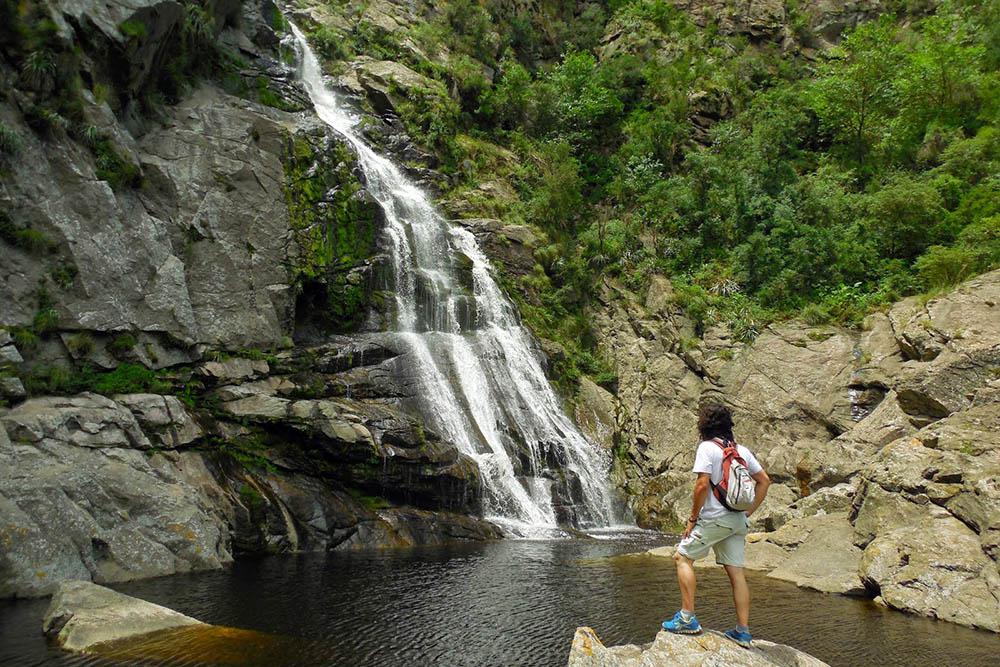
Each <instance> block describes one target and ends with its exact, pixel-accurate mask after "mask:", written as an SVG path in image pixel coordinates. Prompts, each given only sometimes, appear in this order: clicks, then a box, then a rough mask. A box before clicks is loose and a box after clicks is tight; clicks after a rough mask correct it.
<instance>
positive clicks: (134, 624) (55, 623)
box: [42, 581, 201, 651]
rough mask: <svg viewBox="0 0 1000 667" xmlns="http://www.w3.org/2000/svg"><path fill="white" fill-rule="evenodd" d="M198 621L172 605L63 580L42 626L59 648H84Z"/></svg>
mask: <svg viewBox="0 0 1000 667" xmlns="http://www.w3.org/2000/svg"><path fill="white" fill-rule="evenodd" d="M199 624H201V621H198V620H195V619H193V618H191V617H190V616H185V615H184V614H181V613H179V612H176V611H174V610H173V609H167V608H166V607H161V606H160V605H157V604H153V603H152V602H146V601H145V600H139V599H137V598H133V597H129V596H128V595H123V594H121V593H117V592H115V591H113V590H111V589H109V588H105V587H103V586H98V585H96V584H92V583H90V582H89V581H66V582H63V583H62V584H60V585H59V587H58V588H57V589H56V590H55V593H54V594H53V596H52V602H51V603H50V604H49V608H48V610H47V611H46V612H45V619H44V620H43V621H42V629H43V631H44V632H45V634H46V635H49V636H50V637H53V638H54V639H55V641H56V643H57V644H59V646H61V647H62V648H64V649H66V650H68V651H86V650H87V649H89V648H91V647H92V646H94V645H95V644H101V643H104V642H112V641H121V640H123V639H130V638H135V637H138V636H141V635H146V634H149V633H151V632H159V631H162V630H172V629H175V628H183V627H188V626H192V625H199Z"/></svg>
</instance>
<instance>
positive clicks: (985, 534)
mask: <svg viewBox="0 0 1000 667" xmlns="http://www.w3.org/2000/svg"><path fill="white" fill-rule="evenodd" d="M861 477H862V484H861V486H860V489H859V492H858V495H857V497H856V498H855V500H854V508H855V509H854V512H855V516H854V534H853V541H854V543H855V544H857V545H858V546H860V547H861V548H863V549H864V554H863V556H862V559H861V562H860V565H859V573H860V575H861V577H862V579H863V580H864V581H865V583H866V585H867V586H868V587H869V588H870V589H871V590H872V591H873V592H875V593H877V594H879V595H881V597H882V599H883V600H884V601H885V602H886V604H888V605H889V606H891V607H894V608H898V609H902V610H905V611H911V612H915V613H919V614H923V615H926V616H932V617H936V618H942V619H946V620H950V621H953V622H956V623H961V624H963V625H970V626H973V627H980V628H986V629H990V630H993V631H1000V601H998V600H1000V574H998V567H997V560H998V556H1000V490H998V489H1000V404H998V403H996V402H990V403H987V404H985V405H981V406H976V407H973V408H970V409H969V410H964V411H962V412H958V413H956V414H954V415H951V416H950V417H947V418H945V419H942V420H940V421H938V422H935V423H934V424H931V425H930V426H927V427H925V428H923V429H921V430H920V431H918V432H917V433H915V434H914V435H913V436H910V437H904V438H900V439H899V440H897V441H895V442H893V443H891V444H890V445H888V446H886V447H885V448H884V449H883V450H882V451H881V453H880V454H879V455H878V456H877V458H876V459H875V460H873V461H871V462H870V463H868V464H867V465H866V466H865V467H864V469H863V470H862V472H861Z"/></svg>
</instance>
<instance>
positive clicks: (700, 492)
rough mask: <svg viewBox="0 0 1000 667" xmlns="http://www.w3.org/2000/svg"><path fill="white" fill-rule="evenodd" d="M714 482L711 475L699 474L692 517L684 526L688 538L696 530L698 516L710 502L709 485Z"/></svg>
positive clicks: (695, 483)
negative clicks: (703, 506)
mask: <svg viewBox="0 0 1000 667" xmlns="http://www.w3.org/2000/svg"><path fill="white" fill-rule="evenodd" d="M711 481H712V478H711V475H709V474H708V473H707V472H700V473H698V479H696V480H695V482H694V500H693V501H692V502H691V516H690V517H688V520H687V525H686V526H684V535H683V537H687V536H688V535H690V534H691V531H692V530H693V529H694V524H696V523H698V515H699V514H701V506H702V505H704V504H705V501H706V500H708V494H709V484H710V482H711Z"/></svg>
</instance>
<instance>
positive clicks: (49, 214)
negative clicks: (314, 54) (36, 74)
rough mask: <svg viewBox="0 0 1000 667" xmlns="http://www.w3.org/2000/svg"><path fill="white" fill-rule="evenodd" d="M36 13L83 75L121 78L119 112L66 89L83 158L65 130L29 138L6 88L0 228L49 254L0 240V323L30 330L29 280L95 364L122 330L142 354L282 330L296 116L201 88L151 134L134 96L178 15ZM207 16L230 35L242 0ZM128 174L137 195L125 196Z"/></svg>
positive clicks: (52, 9)
mask: <svg viewBox="0 0 1000 667" xmlns="http://www.w3.org/2000/svg"><path fill="white" fill-rule="evenodd" d="M42 6H44V7H46V8H48V9H49V13H50V15H51V16H52V17H53V20H55V21H56V23H57V24H58V25H59V26H61V29H62V30H61V32H60V38H61V39H63V40H65V41H66V43H67V44H69V45H70V46H72V44H75V43H85V44H87V45H88V49H87V50H86V51H82V52H81V53H82V55H81V56H80V57H81V58H82V59H83V60H82V62H81V65H80V66H81V67H83V68H85V69H87V70H88V71H89V72H91V74H93V75H96V73H101V75H102V76H103V75H104V73H105V72H109V71H110V72H119V70H120V68H122V67H131V68H132V69H131V70H130V71H129V72H127V73H125V74H122V76H124V78H125V79H126V81H127V83H126V84H124V85H125V87H124V88H123V89H122V90H118V91H116V94H120V96H121V100H125V102H123V104H124V105H125V107H124V108H118V109H113V108H112V106H111V104H116V101H115V100H114V99H111V100H110V101H103V100H98V99H96V98H94V96H93V95H91V94H90V92H89V91H81V92H80V93H79V94H80V95H81V99H80V100H79V104H80V106H81V107H82V109H83V112H82V113H84V114H85V116H86V120H85V122H84V124H85V125H87V126H89V127H90V128H91V129H90V130H88V132H90V133H91V134H89V135H88V136H89V137H91V138H90V139H87V141H90V142H91V144H93V145H95V146H96V148H93V150H88V149H87V148H86V147H85V146H81V144H80V143H79V142H77V141H76V140H75V139H74V138H73V136H71V135H70V134H68V133H67V132H63V131H58V130H56V131H53V132H49V133H48V134H47V135H44V136H42V135H39V133H36V132H34V131H33V130H32V129H31V128H30V127H29V125H28V120H27V119H26V117H25V115H24V114H23V113H22V112H21V110H25V109H29V108H30V107H31V105H32V103H33V100H32V99H31V97H30V95H31V93H30V92H23V91H21V90H19V89H17V88H15V89H13V90H12V95H11V96H10V97H8V98H7V101H5V102H4V103H3V104H2V105H0V107H2V108H0V115H2V116H3V117H4V122H5V123H6V124H7V126H9V127H10V128H11V131H13V132H16V133H17V134H18V136H20V137H21V139H22V140H23V142H24V146H23V149H22V155H31V156H32V159H22V160H19V161H18V165H17V169H13V170H9V171H7V172H6V173H5V178H4V194H3V203H4V208H5V209H7V210H9V211H10V216H9V220H7V221H6V223H5V224H10V225H13V226H14V227H15V228H19V229H30V230H32V233H34V234H37V235H41V237H44V238H45V240H46V246H47V248H48V249H49V250H48V251H46V252H45V253H42V255H43V256H41V257H40V256H39V254H38V252H37V249H35V250H32V249H31V248H28V249H26V248H23V247H20V246H17V245H15V246H13V247H8V246H7V245H6V244H5V245H4V250H3V252H4V257H5V261H4V263H3V267H2V268H0V288H2V290H3V293H4V296H5V298H4V299H3V300H0V323H2V324H4V325H8V326H12V325H30V324H31V322H32V319H33V317H34V316H35V313H36V311H37V309H38V300H39V297H38V294H37V291H38V286H39V284H40V282H41V284H43V285H44V286H45V293H46V295H47V297H46V298H47V299H49V300H50V301H51V302H52V305H51V308H52V309H53V310H54V312H55V314H56V315H57V317H58V327H59V328H60V329H63V330H66V331H69V332H73V331H84V332H87V335H88V336H90V338H89V339H88V340H92V342H88V344H87V346H88V347H91V348H96V349H93V350H88V353H89V354H91V355H93V356H95V357H97V356H100V353H101V352H102V351H103V347H104V343H105V342H110V341H105V340H104V338H103V334H107V333H111V332H124V331H127V332H132V333H133V334H136V333H148V334H149V335H150V336H151V337H152V339H153V340H151V341H150V340H147V341H143V340H140V341H139V343H140V344H141V343H144V342H145V343H147V348H146V349H150V346H152V345H155V344H156V343H157V342H159V341H163V340H166V341H169V342H171V343H173V344H174V346H175V347H176V343H182V344H184V345H191V344H194V343H207V344H211V345H221V346H224V347H228V346H232V347H251V346H260V345H268V344H277V343H279V342H280V341H281V340H282V338H283V337H285V336H287V335H289V333H290V326H291V317H292V313H293V307H294V298H295V295H294V291H293V289H292V276H291V275H290V273H289V271H288V267H289V265H291V264H293V263H294V259H295V256H296V253H297V248H296V247H295V244H294V242H293V239H291V238H290V237H289V234H288V224H289V222H288V212H287V207H286V205H285V202H284V193H283V183H284V176H283V163H282V160H283V156H284V153H285V144H286V140H287V137H288V135H289V133H290V131H295V128H296V126H297V125H300V124H301V123H300V122H299V120H298V119H296V117H295V116H293V115H292V114H290V113H286V112H282V111H278V110H277V109H274V108H271V107H268V106H264V105H262V104H259V103H256V102H251V101H248V100H245V99H242V98H238V97H234V96H232V95H229V94H226V93H223V92H222V91H220V90H219V89H217V88H216V87H213V86H210V85H206V86H203V87H201V88H200V89H198V90H197V91H196V92H195V93H194V94H193V95H191V96H189V97H187V98H186V99H184V100H182V101H181V102H180V103H179V104H177V105H176V106H172V107H167V108H165V109H164V111H163V113H164V115H165V117H164V118H163V119H162V122H160V123H156V124H155V126H153V127H150V126H149V125H148V124H146V123H145V122H143V121H140V120H139V119H137V117H136V113H137V111H136V105H137V104H138V103H139V102H138V101H136V100H137V98H139V97H141V96H142V95H145V94H146V92H148V91H147V88H148V85H151V84H150V83H149V82H151V81H154V80H156V79H157V77H160V76H161V75H162V73H163V70H164V69H165V68H167V67H169V66H172V65H171V59H172V58H175V57H176V55H177V54H176V53H175V52H174V51H173V50H175V49H177V48H179V47H178V46H177V44H176V41H175V40H176V35H177V34H178V33H179V32H180V29H179V25H178V22H179V21H181V20H182V19H183V17H184V8H183V6H181V5H180V4H178V3H174V2H162V3H153V2H140V1H137V2H128V3H109V4H107V5H106V6H105V5H99V4H94V3H64V2H56V1H52V2H48V3H43V5H42ZM223 7H224V8H225V9H223ZM213 8H214V9H213V11H216V12H217V13H218V16H217V17H216V24H215V28H216V30H225V31H226V35H221V36H220V37H219V39H220V40H223V41H224V40H225V39H226V38H227V37H226V36H227V35H228V36H229V37H231V38H232V39H236V38H235V37H232V36H231V35H230V33H232V32H233V31H234V29H233V28H231V27H226V26H231V25H234V24H235V23H236V22H237V19H238V18H239V8H240V4H239V3H215V4H213ZM257 9H258V10H259V6H258V7H257ZM248 11H249V10H248ZM234 12H235V14H234ZM129 21H131V23H129ZM251 21H255V23H251ZM246 22H247V25H246V28H247V29H248V30H251V29H259V30H258V32H259V31H260V30H266V25H265V24H264V23H263V22H262V19H261V18H260V17H259V15H257V16H251V17H250V18H249V19H246ZM126 24H128V25H132V26H135V27H134V28H133V31H134V32H135V34H136V35H141V37H135V38H133V39H127V38H126V37H124V36H123V34H122V33H121V32H120V30H119V26H122V25H126ZM270 34H271V37H273V33H270ZM236 41H239V40H236ZM265 41H266V40H265ZM241 43H243V44H244V45H245V47H246V49H247V50H248V51H247V53H248V54H251V55H252V54H256V53H260V49H259V47H258V46H257V45H254V44H252V43H250V42H249V40H248V39H247V37H246V36H243V39H242V42H241ZM275 43H276V42H275ZM123 49H124V50H125V52H124V53H122V50H123ZM278 69H279V70H280V68H278ZM5 76H6V74H5ZM261 80H266V77H261ZM116 111H117V115H116ZM94 137H97V138H94ZM101 137H106V138H105V139H102V138H101ZM92 153H93V154H92ZM109 165H110V166H109ZM139 181H141V183H142V185H143V187H141V188H138V187H133V186H134V185H135V184H136V183H137V182H139ZM50 255H51V257H50ZM50 274H52V275H59V276H60V278H59V279H58V280H55V281H53V280H51V279H49V276H50ZM73 347H74V350H79V349H80V348H81V347H82V346H73ZM63 354H64V356H66V355H65V353H63ZM153 356H156V355H153ZM144 361H149V359H146V360H144ZM153 361H154V363H152V364H149V365H152V366H154V367H159V365H158V364H157V363H155V359H154V360H153ZM99 365H102V364H99Z"/></svg>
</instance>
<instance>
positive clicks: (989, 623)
mask: <svg viewBox="0 0 1000 667" xmlns="http://www.w3.org/2000/svg"><path fill="white" fill-rule="evenodd" d="M998 303H1000V272H997V271H994V272H992V273H989V274H986V275H983V276H981V277H979V278H976V279H974V280H971V281H969V282H968V283H966V284H964V285H962V286H961V287H959V288H958V289H956V290H954V291H953V292H951V293H948V294H945V295H942V296H939V297H936V298H932V299H929V300H926V301H923V300H920V299H907V300H905V301H902V302H900V303H898V304H896V305H895V306H894V307H893V308H891V309H890V310H889V311H888V312H887V313H877V314H874V315H872V316H870V317H869V318H868V319H867V320H866V322H865V326H864V330H863V331H860V332H853V331H846V330H839V329H834V328H828V327H819V328H817V327H808V326H804V325H800V324H795V323H789V324H782V325H777V326H774V327H769V328H768V329H766V330H764V331H762V332H761V333H760V335H759V336H758V337H757V338H756V339H755V340H754V341H753V342H752V343H750V344H742V343H735V342H734V341H732V340H731V339H730V338H729V336H728V335H727V333H726V332H725V331H722V330H717V329H712V330H709V331H706V332H705V333H704V336H703V337H700V338H699V337H695V336H694V332H693V328H692V327H691V325H690V324H689V323H688V322H687V321H686V319H685V318H684V317H683V315H682V314H681V313H680V311H679V310H677V308H676V307H675V306H674V305H673V304H672V301H671V292H670V287H669V284H668V283H667V282H666V281H662V280H657V281H654V283H653V286H652V287H651V288H650V290H649V292H648V294H647V295H646V298H645V300H644V301H640V300H639V299H637V298H636V297H635V296H634V295H631V294H629V293H627V292H625V291H623V290H620V289H616V288H615V287H614V286H613V285H608V286H607V287H606V290H605V298H604V306H605V308H604V311H603V312H602V313H601V314H599V315H598V318H599V319H598V322H599V328H600V331H601V344H602V346H603V347H604V349H606V350H607V351H608V352H609V353H611V354H613V355H614V359H615V363H616V366H617V368H618V369H619V391H618V394H617V396H611V395H610V394H607V393H606V392H603V391H602V390H600V388H596V389H595V388H589V389H587V390H586V391H581V392H580V393H579V395H578V399H579V403H580V405H579V407H578V413H582V414H585V415H594V416H595V417H594V419H593V420H591V421H590V422H588V421H587V420H584V421H583V423H584V424H588V423H589V424H590V425H591V427H592V428H593V429H594V432H595V435H596V436H597V437H607V435H606V434H607V433H609V432H610V433H611V434H612V435H611V439H612V440H613V441H614V442H616V443H617V445H616V446H617V447H618V449H617V451H618V453H619V462H620V468H619V470H620V473H621V479H622V483H623V484H624V486H625V488H626V489H627V490H628V491H629V492H630V493H631V494H632V499H633V506H634V508H635V513H636V518H637V520H638V521H639V523H640V525H646V526H650V527H657V528H661V529H667V530H677V529H678V527H679V526H680V524H681V522H682V520H683V518H684V517H686V516H687V513H688V512H689V511H690V487H691V474H690V472H689V471H690V466H691V464H692V462H693V455H694V443H696V441H697V432H696V429H695V424H696V416H695V415H696V411H697V407H698V405H699V403H700V402H701V401H704V400H709V399H711V400H717V401H721V402H723V403H726V404H728V405H730V406H731V407H732V408H733V409H734V412H735V419H736V422H737V429H736V435H737V438H738V439H739V440H740V441H742V442H744V443H746V444H747V445H749V446H750V447H751V448H753V449H754V451H755V453H756V454H757V456H758V457H759V458H760V459H761V461H763V462H764V465H765V466H766V467H767V470H768V473H769V474H770V475H771V477H772V478H773V479H774V480H775V481H776V482H777V484H776V485H775V486H773V487H772V489H771V492H770V493H769V495H768V500H767V502H766V503H765V505H764V506H763V507H762V508H761V509H760V511H759V512H758V513H757V514H755V515H754V517H753V522H754V524H755V525H756V526H757V527H758V529H759V530H762V531H765V532H763V533H761V534H760V535H758V536H755V537H754V538H753V539H754V540H755V543H754V544H753V545H751V549H750V552H751V558H752V559H756V561H755V562H754V565H755V566H756V567H758V568H760V569H764V570H767V571H769V572H770V573H771V574H772V575H773V576H775V577H778V578H782V579H787V580H790V581H794V582H796V583H799V584H801V585H805V586H809V587H811V588H817V589H819V590H826V591H836V592H841V593H851V594H868V595H873V596H879V598H880V599H881V600H882V601H884V602H885V604H887V605H889V606H891V607H894V608H898V609H903V610H907V611H914V612H917V613H921V614H924V615H929V616H934V617H937V618H942V619H947V620H951V621H955V622H958V623H962V624H964V625H971V626H975V627H982V628H988V629H992V630H994V631H998V630H1000V602H998V596H1000V578H998V562H997V561H998V556H997V535H998V524H997V520H998V517H1000V496H998V495H997V493H996V489H997V483H998V480H1000V459H998V451H1000V439H998V433H1000V430H998V422H997V419H998V417H1000V402H998V400H997V398H998V394H997V392H998V391H1000V384H998V382H1000V380H998V377H1000V376H998V374H1000V329H998V326H997V325H998V323H1000V317H998V314H1000V311H998V310H997V308H1000V305H998ZM602 434H605V435H603V436H602ZM766 531H772V532H766Z"/></svg>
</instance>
